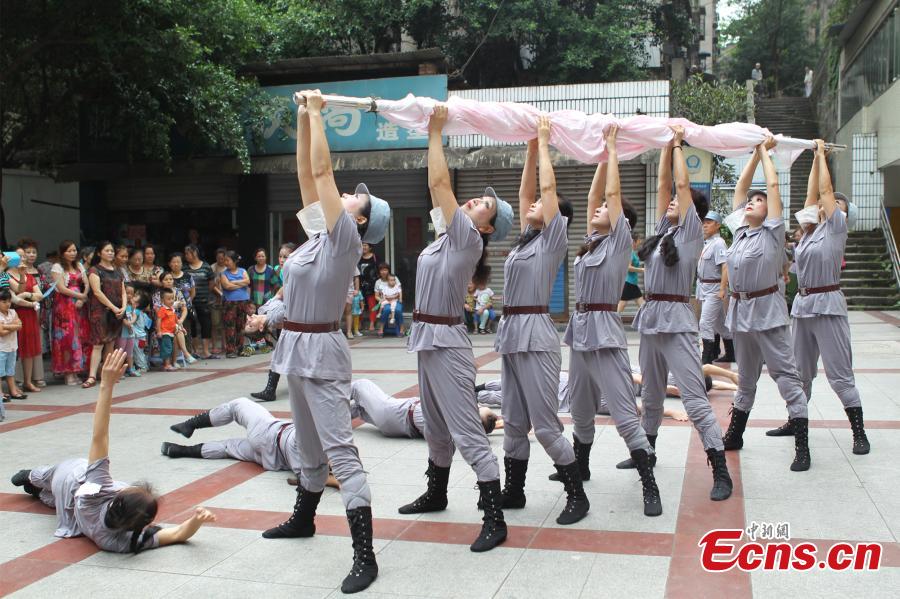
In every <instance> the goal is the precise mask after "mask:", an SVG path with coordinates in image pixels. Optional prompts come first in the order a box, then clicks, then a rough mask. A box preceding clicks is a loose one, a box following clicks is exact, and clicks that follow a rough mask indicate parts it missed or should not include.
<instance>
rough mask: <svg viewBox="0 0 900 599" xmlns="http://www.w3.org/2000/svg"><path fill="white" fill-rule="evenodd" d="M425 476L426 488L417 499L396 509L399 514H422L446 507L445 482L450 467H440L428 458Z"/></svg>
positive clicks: (448, 476) (447, 478) (448, 475)
mask: <svg viewBox="0 0 900 599" xmlns="http://www.w3.org/2000/svg"><path fill="white" fill-rule="evenodd" d="M425 476H426V477H427V478H428V488H427V489H426V490H425V492H424V493H423V494H422V495H420V496H419V498H418V499H416V500H415V501H413V502H412V503H407V504H406V505H404V506H401V507H400V509H399V510H397V511H398V512H400V513H401V514H424V513H427V512H440V511H441V510H445V509H447V482H448V481H449V480H450V467H449V466H448V467H447V468H441V467H440V466H435V464H434V462H432V461H431V460H428V469H427V470H426V471H425Z"/></svg>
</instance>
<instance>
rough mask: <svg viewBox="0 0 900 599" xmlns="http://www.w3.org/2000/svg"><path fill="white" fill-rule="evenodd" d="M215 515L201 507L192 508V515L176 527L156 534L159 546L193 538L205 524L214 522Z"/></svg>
mask: <svg viewBox="0 0 900 599" xmlns="http://www.w3.org/2000/svg"><path fill="white" fill-rule="evenodd" d="M215 521H216V515H215V514H213V513H212V512H211V511H209V510H208V509H206V508H205V507H202V506H199V505H198V506H197V507H195V508H194V514H193V515H192V516H191V517H190V518H188V519H187V520H185V521H184V522H182V523H181V524H179V525H178V526H172V527H170V528H163V529H162V530H160V531H159V532H158V533H156V538H157V539H158V540H159V546H160V547H165V546H166V545H175V544H176V543H184V542H185V541H187V540H188V539H190V538H191V537H192V536H194V535H195V534H196V533H197V531H198V530H200V527H201V526H203V525H204V524H206V523H207V522H215Z"/></svg>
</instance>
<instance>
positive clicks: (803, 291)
mask: <svg viewBox="0 0 900 599" xmlns="http://www.w3.org/2000/svg"><path fill="white" fill-rule="evenodd" d="M840 290H841V286H840V285H825V286H824V287H800V288H799V289H798V290H797V293H799V294H800V295H802V296H804V297H805V296H807V295H813V294H815V293H828V292H829V291H840Z"/></svg>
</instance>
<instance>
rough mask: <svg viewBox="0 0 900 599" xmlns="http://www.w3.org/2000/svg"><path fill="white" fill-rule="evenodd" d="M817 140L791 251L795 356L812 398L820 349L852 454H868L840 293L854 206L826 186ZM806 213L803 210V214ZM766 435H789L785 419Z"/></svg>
mask: <svg viewBox="0 0 900 599" xmlns="http://www.w3.org/2000/svg"><path fill="white" fill-rule="evenodd" d="M824 143H825V142H823V141H822V140H820V139H819V140H816V145H817V147H816V157H815V160H813V166H812V170H811V171H810V174H809V185H808V186H807V194H806V207H805V208H804V210H803V211H802V212H799V213H797V217H798V220H799V219H801V218H802V219H803V221H802V222H801V223H800V224H801V227H802V231H803V237H802V238H801V239H800V242H799V243H798V244H797V247H796V249H795V250H794V260H795V262H796V264H797V279H798V281H799V285H800V289H799V293H798V294H797V297H795V298H794V304H793V307H792V308H791V316H793V317H794V319H793V320H794V322H793V325H794V326H793V335H794V355H795V356H796V357H797V366H798V369H799V372H800V380H801V381H802V383H803V391H804V392H805V393H806V398H807V400H810V399H812V395H811V392H812V381H813V379H814V378H815V376H816V373H817V371H818V363H819V353H821V354H822V362H823V364H824V365H825V376H826V377H827V378H828V383H829V384H830V385H831V388H832V390H833V391H834V392H835V393H836V394H837V396H838V397H839V398H840V400H841V403H843V404H844V411H845V412H846V413H847V418H848V419H849V420H850V428H851V429H852V431H853V453H855V454H858V455H863V454H867V453H869V439H868V438H867V437H866V429H865V425H864V424H863V411H862V404H861V403H860V401H859V391H858V390H857V389H856V379H855V377H854V376H853V352H852V349H851V347H850V324H849V322H848V321H847V300H845V299H844V294H843V293H842V292H841V287H840V280H841V260H842V259H843V257H844V247H845V246H846V244H847V232H848V231H849V230H850V229H852V228H853V225H854V224H855V222H854V221H855V220H856V218H855V216H856V215H855V212H856V206H855V205H853V204H851V203H850V202H849V201H848V200H847V196H845V195H844V194H842V193H835V192H834V190H833V188H832V186H831V175H830V174H829V172H828V162H827V161H826V160H825V147H824ZM804 213H805V215H804ZM766 434H767V435H769V436H770V437H780V436H787V435H792V434H793V430H792V428H791V422H790V420H789V421H788V422H786V423H785V424H784V425H782V426H781V427H779V428H777V429H774V430H771V431H768V432H766Z"/></svg>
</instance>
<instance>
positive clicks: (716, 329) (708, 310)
mask: <svg viewBox="0 0 900 599" xmlns="http://www.w3.org/2000/svg"><path fill="white" fill-rule="evenodd" d="M716 335H720V336H721V337H722V339H731V331H729V330H728V329H727V328H725V302H724V301H723V300H722V299H720V298H719V296H718V295H711V296H709V297H707V298H706V299H705V300H703V301H702V302H700V337H702V338H703V339H708V340H712V339H715V338H716Z"/></svg>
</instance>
